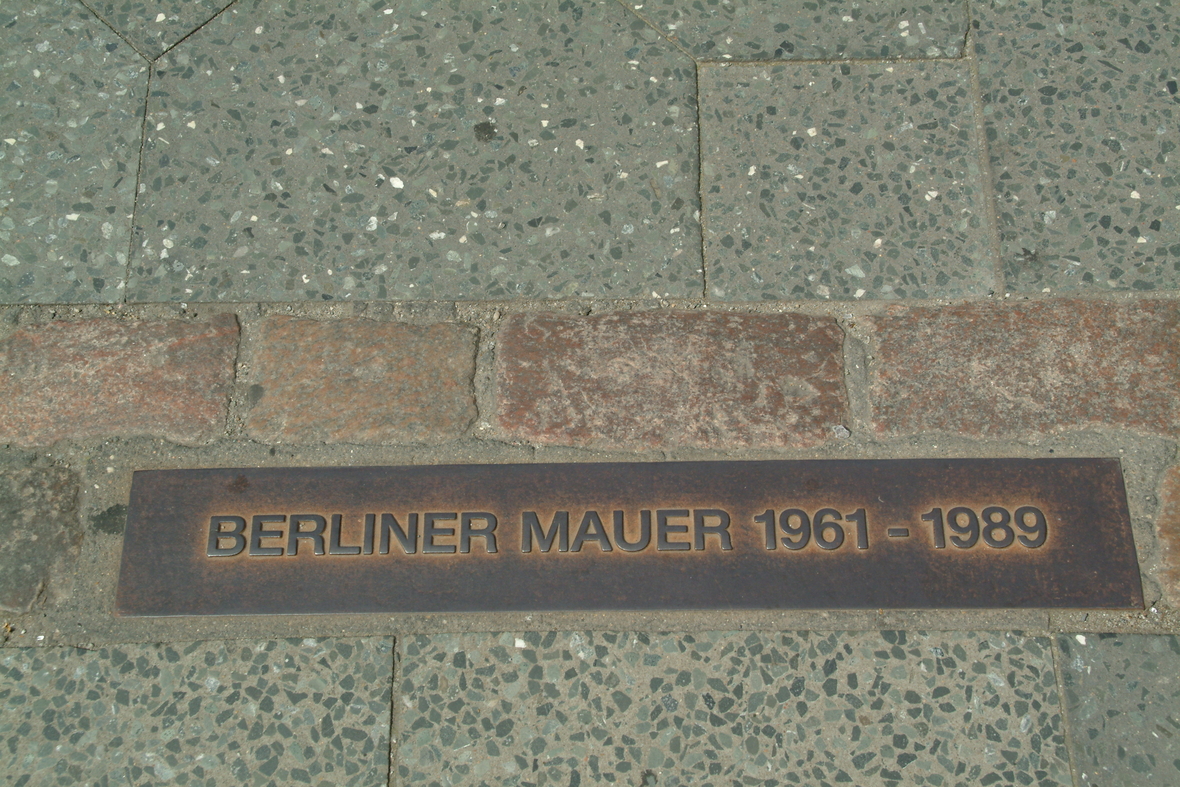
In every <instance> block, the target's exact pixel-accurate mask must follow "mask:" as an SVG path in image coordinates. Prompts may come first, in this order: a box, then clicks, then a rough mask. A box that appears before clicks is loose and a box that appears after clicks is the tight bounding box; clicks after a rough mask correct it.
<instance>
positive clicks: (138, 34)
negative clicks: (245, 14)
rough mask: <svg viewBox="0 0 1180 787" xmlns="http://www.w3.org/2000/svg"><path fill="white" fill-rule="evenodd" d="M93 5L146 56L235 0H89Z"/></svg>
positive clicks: (167, 47)
mask: <svg viewBox="0 0 1180 787" xmlns="http://www.w3.org/2000/svg"><path fill="white" fill-rule="evenodd" d="M87 2H88V3H89V5H90V7H91V8H93V9H94V10H95V12H96V13H97V14H98V15H99V16H100V17H102V18H103V20H105V21H106V22H107V24H109V25H110V26H111V27H113V28H115V29H116V30H118V31H119V33H120V35H122V36H123V37H124V38H126V39H127V40H128V41H130V42H131V43H132V44H134V45H135V48H136V49H138V50H139V51H140V52H142V53H143V54H144V55H146V56H147V57H151V58H155V57H159V56H160V55H161V54H162V53H163V52H164V51H165V50H167V49H169V48H170V47H172V46H174V45H175V44H176V42H178V41H180V40H181V39H182V38H184V37H185V36H187V35H188V34H189V33H191V32H193V31H194V30H196V29H197V28H199V27H200V26H201V25H203V24H205V23H206V22H208V21H209V20H210V19H212V18H213V17H214V16H216V15H217V13H218V12H220V11H221V9H223V8H225V7H226V6H227V5H229V4H230V3H232V2H233V0H142V1H141V0H97V1H96V0H87Z"/></svg>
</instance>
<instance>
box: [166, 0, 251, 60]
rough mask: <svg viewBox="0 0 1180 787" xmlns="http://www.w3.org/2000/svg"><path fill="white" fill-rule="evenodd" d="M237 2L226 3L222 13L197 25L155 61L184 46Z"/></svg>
mask: <svg viewBox="0 0 1180 787" xmlns="http://www.w3.org/2000/svg"><path fill="white" fill-rule="evenodd" d="M237 2H238V0H229V2H228V3H226V4H225V5H224V6H222V8H221V10H220V11H218V12H217V13H215V14H213V16H211V17H209V18H208V19H206V20H205V21H204V22H202V23H201V24H199V25H197V26H196V27H194V28H193V29H192V30H190V31H188V32H187V33H185V34H184V36H182V37H181V38H179V39H177V40H176V41H174V42H173V43H172V44H171V45H169V46H167V47H165V48H164V51H163V52H161V53H160V54H158V55H157V56H156V58H155V59H156V60H159V59H160V58H162V57H164V56H165V55H167V54H168V53H169V52H171V51H172V50H173V49H175V48H176V47H178V46H180V45H181V44H183V43H184V42H185V41H187V40H189V39H190V38H192V37H193V36H194V35H196V34H197V33H198V32H199V31H201V30H203V29H204V28H205V26H206V25H208V24H209V23H210V22H212V21H213V20H214V19H216V18H217V17H219V16H221V15H222V14H224V13H225V12H226V11H228V10H229V8H230V6H233V5H235V4H236V3H237Z"/></svg>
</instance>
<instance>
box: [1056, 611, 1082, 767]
mask: <svg viewBox="0 0 1180 787" xmlns="http://www.w3.org/2000/svg"><path fill="white" fill-rule="evenodd" d="M1057 637H1058V635H1057V634H1056V633H1053V632H1050V633H1049V652H1050V653H1052V654H1053V678H1054V680H1055V681H1056V683H1057V707H1058V708H1059V709H1060V711H1061V734H1062V737H1063V738H1064V739H1065V754H1066V756H1067V757H1068V758H1069V778H1070V780H1071V781H1072V782H1073V785H1074V787H1084V785H1083V784H1082V780H1081V779H1080V778H1079V774H1078V766H1077V763H1076V762H1075V761H1074V756H1073V746H1072V745H1071V744H1072V743H1073V731H1072V729H1071V728H1070V723H1069V713H1067V711H1066V705H1065V678H1064V675H1063V673H1062V664H1061V658H1060V657H1061V652H1060V648H1059V647H1058V645H1057Z"/></svg>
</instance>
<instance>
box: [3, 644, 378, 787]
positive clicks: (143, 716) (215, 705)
mask: <svg viewBox="0 0 1180 787" xmlns="http://www.w3.org/2000/svg"><path fill="white" fill-rule="evenodd" d="M391 650H392V643H391V641H390V640H388V639H353V640H313V639H305V640H286V641H277V642H275V641H272V642H259V643H242V642H230V643H217V642H196V643H190V644H175V645H125V646H118V647H104V648H102V649H100V650H93V651H84V650H74V649H72V648H12V649H5V650H0V773H3V774H4V775H5V778H6V779H8V781H7V782H6V783H7V784H12V785H15V787H24V785H30V787H32V786H33V785H37V787H40V786H41V785H49V784H61V785H74V784H82V783H85V784H100V785H104V787H105V786H108V785H149V784H182V785H185V784H187V785H202V787H214V786H215V785H273V784H284V785H298V784H310V785H317V787H318V786H319V785H325V786H327V785H331V786H332V787H335V786H336V785H365V787H370V785H376V784H385V783H386V778H387V775H388V768H389V703H390V680H391V671H392V666H393V658H392V653H391Z"/></svg>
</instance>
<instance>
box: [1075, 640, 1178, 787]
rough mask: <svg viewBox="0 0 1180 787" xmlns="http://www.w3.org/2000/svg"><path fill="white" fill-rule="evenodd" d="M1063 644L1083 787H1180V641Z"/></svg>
mask: <svg viewBox="0 0 1180 787" xmlns="http://www.w3.org/2000/svg"><path fill="white" fill-rule="evenodd" d="M1057 641H1058V645H1059V647H1060V648H1061V651H1062V654H1063V655H1064V658H1063V659H1062V664H1061V671H1062V678H1063V681H1064V691H1065V697H1064V701H1065V711H1066V714H1067V715H1068V718H1069V728H1070V744H1071V747H1072V748H1073V759H1074V763H1075V766H1076V767H1077V770H1078V776H1079V778H1080V782H1079V784H1080V785H1083V786H1087V787H1088V786H1089V785H1094V787H1098V786H1099V785H1101V787H1137V786H1138V785H1144V784H1176V783H1178V782H1180V680H1178V679H1177V677H1176V676H1177V675H1180V640H1177V638H1176V637H1174V636H1166V637H1152V636H1137V635H1131V634H1072V635H1071V634H1063V635H1061V636H1060V637H1058V640H1057Z"/></svg>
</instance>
